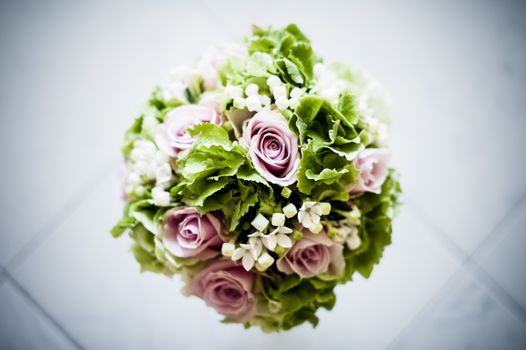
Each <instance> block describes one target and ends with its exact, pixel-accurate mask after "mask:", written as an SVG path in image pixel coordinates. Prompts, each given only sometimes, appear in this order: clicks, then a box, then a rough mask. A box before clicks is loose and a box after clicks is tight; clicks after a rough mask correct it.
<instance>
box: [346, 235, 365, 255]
mask: <svg viewBox="0 0 526 350" xmlns="http://www.w3.org/2000/svg"><path fill="white" fill-rule="evenodd" d="M345 243H347V247H348V248H349V249H350V250H355V249H358V247H360V245H361V244H362V240H361V239H360V236H358V230H356V234H351V235H350V236H349V238H347V240H346V241H345Z"/></svg>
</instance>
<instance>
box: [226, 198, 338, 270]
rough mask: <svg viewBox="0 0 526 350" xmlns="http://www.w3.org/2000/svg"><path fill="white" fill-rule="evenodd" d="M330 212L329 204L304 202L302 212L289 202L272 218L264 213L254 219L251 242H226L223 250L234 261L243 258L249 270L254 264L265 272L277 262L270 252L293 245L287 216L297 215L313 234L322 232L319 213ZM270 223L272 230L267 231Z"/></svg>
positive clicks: (246, 268)
mask: <svg viewBox="0 0 526 350" xmlns="http://www.w3.org/2000/svg"><path fill="white" fill-rule="evenodd" d="M330 211H331V205H330V204H329V203H316V202H304V203H303V205H302V206H301V208H300V210H299V211H298V209H297V208H296V206H295V205H294V204H292V203H289V204H288V205H286V206H285V207H283V210H282V213H274V214H272V218H271V220H270V221H269V220H268V219H267V218H266V217H265V216H263V215H262V214H258V215H257V216H256V217H255V218H254V220H252V222H251V225H252V226H253V227H254V228H255V229H256V231H255V232H254V233H252V234H250V235H248V243H245V244H243V243H242V244H240V245H239V247H236V245H235V244H234V243H223V246H222V248H221V252H222V254H223V255H224V256H227V257H230V258H231V259H232V260H233V261H238V260H240V259H241V264H242V265H243V267H244V268H245V270H247V271H249V270H250V269H252V268H253V267H254V266H255V267H256V269H257V270H258V271H265V270H266V269H268V268H269V267H270V266H272V264H274V258H273V257H272V256H271V255H270V254H269V251H271V252H276V253H278V254H280V253H282V252H284V251H285V249H289V248H291V247H292V243H293V242H292V238H291V237H290V236H291V235H292V234H293V232H294V230H293V229H292V228H290V227H287V226H285V221H286V220H287V219H292V218H293V217H294V216H296V214H297V215H298V220H299V222H300V223H301V224H302V225H303V227H305V228H308V229H309V230H310V231H311V232H312V233H319V232H320V231H321V230H322V229H323V226H322V224H321V223H320V216H321V215H328V214H329V213H330ZM269 224H271V225H272V226H273V229H272V230H271V231H270V232H269V233H267V234H265V232H266V231H267V229H268V227H269Z"/></svg>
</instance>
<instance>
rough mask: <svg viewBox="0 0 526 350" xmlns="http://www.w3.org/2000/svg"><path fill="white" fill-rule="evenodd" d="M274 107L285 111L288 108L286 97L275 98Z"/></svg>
mask: <svg viewBox="0 0 526 350" xmlns="http://www.w3.org/2000/svg"><path fill="white" fill-rule="evenodd" d="M276 106H277V107H278V109H287V108H289V100H287V98H286V97H281V96H280V97H278V98H276Z"/></svg>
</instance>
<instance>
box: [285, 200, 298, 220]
mask: <svg viewBox="0 0 526 350" xmlns="http://www.w3.org/2000/svg"><path fill="white" fill-rule="evenodd" d="M297 213H298V209H296V206H295V205H294V204H292V203H289V204H287V205H286V206H284V207H283V214H285V216H286V217H287V218H288V219H290V218H292V217H294V216H295V215H296V214H297Z"/></svg>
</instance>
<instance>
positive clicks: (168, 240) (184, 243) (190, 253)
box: [163, 207, 223, 260]
mask: <svg viewBox="0 0 526 350" xmlns="http://www.w3.org/2000/svg"><path fill="white" fill-rule="evenodd" d="M163 229H164V235H163V243H164V246H165V247H166V249H168V251H169V252H170V253H172V254H173V255H174V256H177V257H179V258H190V257H194V258H198V259H200V260H206V259H210V258H213V257H214V256H216V255H218V254H219V251H220V249H221V248H220V247H221V245H222V244H223V240H222V239H221V237H220V235H219V234H220V232H221V222H220V221H219V219H218V218H217V217H216V216H215V215H214V214H211V213H207V214H205V215H203V216H201V215H199V212H198V211H197V209H196V208H192V207H179V208H173V209H171V210H169V211H167V212H166V214H164V224H163Z"/></svg>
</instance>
